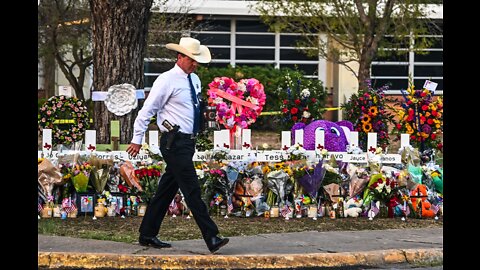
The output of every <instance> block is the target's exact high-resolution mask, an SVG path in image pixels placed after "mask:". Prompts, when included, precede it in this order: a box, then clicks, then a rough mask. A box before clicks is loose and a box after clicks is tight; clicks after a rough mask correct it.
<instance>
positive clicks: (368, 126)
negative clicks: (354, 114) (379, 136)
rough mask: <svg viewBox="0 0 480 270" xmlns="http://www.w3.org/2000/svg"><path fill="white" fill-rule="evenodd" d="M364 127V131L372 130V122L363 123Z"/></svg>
mask: <svg viewBox="0 0 480 270" xmlns="http://www.w3.org/2000/svg"><path fill="white" fill-rule="evenodd" d="M362 128H363V132H365V133H368V132H370V131H371V130H372V124H370V123H368V122H367V123H363V125H362Z"/></svg>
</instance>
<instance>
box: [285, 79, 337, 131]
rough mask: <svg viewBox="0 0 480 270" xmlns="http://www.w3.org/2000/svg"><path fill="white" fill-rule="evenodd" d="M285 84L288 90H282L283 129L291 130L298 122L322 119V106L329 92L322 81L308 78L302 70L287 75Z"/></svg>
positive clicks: (307, 122)
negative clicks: (325, 89) (303, 74)
mask: <svg viewBox="0 0 480 270" xmlns="http://www.w3.org/2000/svg"><path fill="white" fill-rule="evenodd" d="M285 85H286V90H285V91H283V92H280V97H282V99H283V101H282V104H281V105H280V110H281V112H282V119H281V120H282V121H280V124H281V125H282V128H283V129H285V130H290V129H291V128H292V126H293V125H294V124H295V123H297V122H303V123H305V124H307V125H308V124H309V123H310V122H312V121H313V120H318V119H322V113H323V110H321V108H322V107H323V105H324V100H325V98H326V96H327V94H326V92H325V91H324V89H323V85H322V82H321V81H319V80H310V79H306V78H304V77H303V76H302V74H301V73H300V72H293V74H290V73H287V75H286V76H285Z"/></svg>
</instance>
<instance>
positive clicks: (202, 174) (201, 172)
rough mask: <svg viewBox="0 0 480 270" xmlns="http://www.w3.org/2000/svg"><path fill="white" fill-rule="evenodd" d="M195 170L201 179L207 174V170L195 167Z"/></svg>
mask: <svg viewBox="0 0 480 270" xmlns="http://www.w3.org/2000/svg"><path fill="white" fill-rule="evenodd" d="M195 172H196V173H197V175H198V178H199V179H203V177H204V176H205V172H204V171H203V170H199V169H195Z"/></svg>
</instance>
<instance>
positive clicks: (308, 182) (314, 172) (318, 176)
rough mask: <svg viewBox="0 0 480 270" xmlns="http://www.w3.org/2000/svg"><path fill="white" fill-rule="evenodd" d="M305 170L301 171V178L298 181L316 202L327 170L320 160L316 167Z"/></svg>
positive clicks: (305, 168) (308, 167)
mask: <svg viewBox="0 0 480 270" xmlns="http://www.w3.org/2000/svg"><path fill="white" fill-rule="evenodd" d="M303 168H304V169H303V170H300V172H299V174H298V176H299V178H296V179H297V181H298V183H299V184H300V185H301V186H302V187H303V189H304V191H305V192H307V193H308V194H309V195H310V196H311V198H312V199H313V200H316V198H317V195H318V189H319V188H320V186H321V184H322V181H323V178H324V177H325V173H326V170H325V169H324V168H323V160H320V162H318V163H317V165H315V166H307V167H303ZM303 172H304V173H303ZM302 174H303V175H302ZM296 177H297V176H296Z"/></svg>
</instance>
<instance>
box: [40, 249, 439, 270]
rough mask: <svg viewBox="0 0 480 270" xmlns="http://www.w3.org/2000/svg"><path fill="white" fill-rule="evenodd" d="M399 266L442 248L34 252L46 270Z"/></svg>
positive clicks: (431, 259) (427, 258) (432, 257)
mask: <svg viewBox="0 0 480 270" xmlns="http://www.w3.org/2000/svg"><path fill="white" fill-rule="evenodd" d="M399 263H408V264H415V265H440V264H441V265H443V248H430V249H389V250H378V251H365V252H341V253H312V254H267V255H254V254H252V255H241V256H236V255H188V256H187V255H118V254H112V253H68V252H38V267H42V268H48V269H55V268H83V269H102V268H103V269H105V268H107V269H108V268H115V269H185V268H188V269H259V268H260V269H267V268H299V267H340V266H356V265H357V266H358V265H364V266H375V265H387V264H399Z"/></svg>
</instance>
